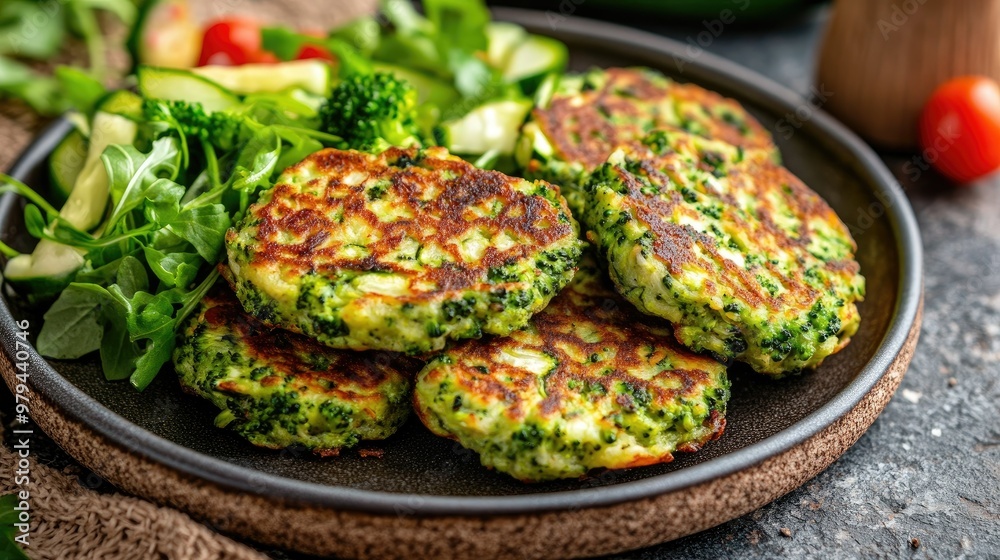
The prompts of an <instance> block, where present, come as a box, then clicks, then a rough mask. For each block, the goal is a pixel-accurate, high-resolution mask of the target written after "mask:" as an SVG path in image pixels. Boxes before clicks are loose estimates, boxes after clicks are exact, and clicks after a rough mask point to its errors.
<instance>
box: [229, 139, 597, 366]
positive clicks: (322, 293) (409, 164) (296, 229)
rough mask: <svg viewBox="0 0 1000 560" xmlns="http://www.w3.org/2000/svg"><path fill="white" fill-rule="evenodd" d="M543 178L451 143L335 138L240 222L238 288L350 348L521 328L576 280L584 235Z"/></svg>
mask: <svg viewBox="0 0 1000 560" xmlns="http://www.w3.org/2000/svg"><path fill="white" fill-rule="evenodd" d="M577 235H578V228H577V225H576V222H575V221H574V220H573V218H572V217H571V216H570V214H569V212H568V210H567V209H566V206H565V201H564V200H563V199H562V197H560V196H559V193H558V189H556V188H554V187H553V186H551V185H549V184H547V183H543V182H535V183H532V182H529V181H526V180H524V179H517V178H513V177H508V176H507V175H504V174H502V173H499V172H496V171H486V170H482V169H478V168H476V167H474V166H472V165H471V164H469V163H466V162H465V161H463V160H461V159H459V158H457V157H454V156H451V155H449V154H448V153H447V151H445V150H444V149H442V148H429V149H426V150H422V151H421V150H417V149H416V148H411V149H401V148H390V149H389V150H387V151H385V152H383V153H381V154H375V155H373V154H366V153H362V152H356V151H342V150H333V149H328V150H322V151H320V152H317V153H315V154H313V155H311V156H309V157H308V158H306V159H305V160H303V161H302V162H300V163H299V164H297V165H294V166H292V167H290V168H289V169H288V170H287V171H286V172H285V173H284V174H283V175H282V176H281V177H280V178H279V179H278V182H277V184H276V186H275V187H274V188H273V189H272V190H271V191H269V192H266V193H264V194H263V195H262V196H261V199H260V200H259V201H258V202H257V204H255V205H253V206H252V207H251V208H250V211H249V212H248V215H247V217H246V218H245V219H244V221H243V223H242V224H240V225H239V226H238V228H237V229H234V230H230V232H229V234H228V235H227V238H226V242H227V250H228V253H229V267H230V269H231V274H229V275H227V276H228V278H229V279H230V281H231V282H232V283H233V284H234V286H235V289H236V293H237V296H239V298H240V300H241V301H242V302H243V305H244V307H246V308H247V310H248V311H250V312H251V313H253V314H254V315H255V316H257V317H258V318H260V319H261V320H262V321H264V322H266V323H269V324H275V325H279V326H282V327H284V328H288V329H290V330H294V331H297V332H302V333H304V334H306V335H309V336H311V337H314V338H316V339H318V340H319V341H320V342H322V343H324V344H327V345H329V346H332V347H337V348H352V349H359V350H363V349H381V350H395V351H404V352H410V353H418V352H425V351H429V350H437V349H440V348H441V347H443V346H444V343H445V341H446V340H447V339H449V338H450V339H457V338H470V337H478V336H481V335H482V334H483V333H490V334H507V333H509V332H511V331H512V330H515V329H517V328H520V327H522V326H524V324H525V323H527V321H528V319H529V318H530V317H531V315H532V314H534V313H536V312H537V311H539V310H540V309H542V308H543V307H544V306H545V305H546V304H547V303H548V301H549V300H550V299H551V298H552V297H553V296H554V295H555V294H556V293H557V292H558V291H559V290H560V289H561V288H562V287H563V286H564V285H565V284H566V283H567V282H568V281H569V280H570V278H571V277H572V275H573V270H574V267H575V265H576V261H577V259H578V258H579V255H580V251H581V247H582V245H583V243H582V242H581V241H580V240H579V239H578V238H577Z"/></svg>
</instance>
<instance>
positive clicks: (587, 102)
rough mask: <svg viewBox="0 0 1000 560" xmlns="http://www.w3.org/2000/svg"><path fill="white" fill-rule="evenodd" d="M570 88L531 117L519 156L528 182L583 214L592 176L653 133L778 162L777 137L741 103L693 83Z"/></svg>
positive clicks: (626, 78) (647, 75) (640, 81)
mask: <svg viewBox="0 0 1000 560" xmlns="http://www.w3.org/2000/svg"><path fill="white" fill-rule="evenodd" d="M566 81H567V83H566V84H565V85H564V86H563V87H561V89H560V91H559V92H558V93H557V94H556V95H555V96H553V98H552V100H551V102H550V103H549V105H548V107H545V108H536V109H535V110H534V111H533V113H532V122H530V123H529V124H528V125H527V126H526V127H525V133H524V135H523V137H522V139H521V142H522V147H521V150H519V151H520V157H521V159H522V164H524V165H525V167H526V168H527V173H528V174H527V176H528V177H531V178H538V179H544V180H546V181H550V182H552V183H554V184H557V185H559V186H560V187H561V188H562V190H563V195H564V196H566V199H567V200H568V201H569V203H570V209H571V210H573V212H574V213H575V214H577V215H579V213H580V212H581V211H582V204H583V199H582V196H581V195H580V193H579V187H580V186H581V185H582V182H584V181H585V180H586V174H588V173H590V172H591V171H593V170H594V169H595V168H597V167H598V166H600V165H602V164H604V162H605V161H607V159H608V156H609V155H611V152H613V151H614V150H615V149H616V148H617V147H619V146H621V145H624V144H628V143H630V142H633V141H636V140H639V139H641V138H642V137H643V136H644V135H645V134H647V133H648V132H649V131H650V130H652V129H676V130H683V131H687V132H689V133H692V134H696V135H699V136H702V137H704V138H709V139H716V140H721V141H725V142H727V143H729V144H732V145H734V146H738V147H740V148H742V149H743V150H745V151H749V152H754V151H758V152H761V153H762V154H764V155H765V156H766V157H768V158H773V159H775V160H777V158H778V149H777V147H775V145H774V143H773V142H772V140H771V135H770V134H769V133H768V132H767V130H766V129H765V128H764V127H763V126H761V124H760V123H759V122H757V120H756V119H754V118H753V117H752V116H750V114H749V113H747V111H746V110H745V109H744V108H743V107H742V106H741V105H740V104H739V103H738V102H736V101H734V100H732V99H728V98H725V97H722V96H721V95H719V94H717V93H715V92H712V91H708V90H706V89H704V88H702V87H699V86H696V85H694V84H681V83H678V82H675V81H673V80H670V79H668V78H666V77H664V76H663V75H662V74H659V73H658V72H655V71H653V70H650V69H646V68H608V69H606V70H592V71H590V72H588V73H586V74H584V75H582V76H579V77H576V78H567V80H566ZM546 152H547V153H546Z"/></svg>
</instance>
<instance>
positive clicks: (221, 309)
mask: <svg viewBox="0 0 1000 560" xmlns="http://www.w3.org/2000/svg"><path fill="white" fill-rule="evenodd" d="M420 365H421V364H420V362H418V361H417V360H414V359H412V358H407V357H405V356H400V355H397V354H392V353H388V352H351V351H344V350H334V349H332V348H328V347H326V346H323V345H321V344H319V343H317V342H316V341H314V340H310V339H309V338H306V337H304V336H302V335H298V334H295V333H290V332H287V331H283V330H280V329H272V328H270V327H267V326H265V325H263V324H261V323H260V322H259V321H257V320H256V319H254V318H253V317H252V316H250V315H248V314H247V313H246V312H244V311H243V308H242V307H241V306H240V302H239V301H238V300H237V299H236V297H235V295H234V294H233V293H232V291H231V290H230V289H229V288H228V287H226V286H225V285H222V284H220V285H217V286H216V287H215V288H213V290H212V291H211V292H210V293H209V294H208V295H207V296H205V298H204V299H202V301H201V303H200V307H199V308H198V309H197V310H196V311H195V313H194V314H193V315H192V317H191V319H190V320H189V321H188V323H187V326H186V327H185V328H184V331H183V334H182V338H181V341H180V343H179V344H178V346H177V349H176V350H175V352H174V366H175V369H176V370H177V373H178V375H179V376H180V381H181V386H182V387H183V388H184V389H185V390H186V391H188V392H190V393H193V394H195V395H198V396H200V397H204V398H206V399H209V400H211V401H212V402H213V403H214V404H215V405H216V406H218V407H219V408H220V409H222V413H220V414H219V417H218V419H217V420H216V424H218V425H220V426H222V425H228V426H229V427H230V428H233V429H235V430H236V431H237V432H239V433H240V435H242V436H243V437H245V438H247V439H248V440H249V441H250V442H251V443H253V444H254V445H259V446H262V447H268V448H272V449H279V448H284V447H289V446H291V445H301V446H304V447H306V448H308V449H311V450H313V451H315V452H316V453H318V454H321V455H330V454H335V453H336V451H337V450H338V449H340V448H343V447H351V446H353V445H355V444H356V443H357V442H358V441H359V440H362V439H365V440H369V439H384V438H387V437H389V436H390V435H392V434H393V433H394V432H395V431H396V429H397V428H398V427H399V426H401V425H402V424H403V422H404V421H405V420H406V417H407V415H408V411H409V404H408V402H407V401H408V400H409V395H410V387H411V379H412V378H413V374H414V373H415V372H416V371H417V370H418V369H419V368H420Z"/></svg>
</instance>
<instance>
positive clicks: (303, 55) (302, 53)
mask: <svg viewBox="0 0 1000 560" xmlns="http://www.w3.org/2000/svg"><path fill="white" fill-rule="evenodd" d="M310 58H319V59H322V60H329V61H331V62H333V60H334V58H333V55H332V54H330V51H328V50H326V49H325V48H323V47H321V46H319V45H302V48H301V49H299V54H297V55H295V60H306V59H310Z"/></svg>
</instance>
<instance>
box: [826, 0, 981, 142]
mask: <svg viewBox="0 0 1000 560" xmlns="http://www.w3.org/2000/svg"><path fill="white" fill-rule="evenodd" d="M969 74H979V75H985V76H990V77H992V78H994V79H998V80H1000V0H958V1H955V0H837V2H836V4H835V5H834V8H833V14H832V16H831V18H830V24H829V28H828V29H827V33H826V37H825V39H824V41H823V44H822V47H821V49H820V58H819V70H818V74H817V78H816V83H817V85H821V86H822V87H823V88H824V90H825V91H832V92H833V94H832V95H831V96H829V101H828V102H827V104H826V105H825V106H824V107H823V108H824V109H826V110H828V111H829V112H830V113H832V114H834V115H835V116H836V117H837V118H839V119H840V120H841V121H843V122H844V123H846V124H847V125H848V126H850V127H851V128H853V129H854V130H855V131H856V132H858V133H859V134H861V135H862V136H864V137H865V138H866V139H868V140H869V141H870V142H872V143H874V144H876V145H879V146H882V147H886V148H894V149H908V148H913V147H915V146H917V142H918V138H919V137H918V133H917V126H918V120H919V117H920V111H921V109H922V108H923V106H924V103H925V102H926V101H927V98H928V97H929V96H930V94H931V93H932V92H933V91H934V88H935V87H936V86H938V85H940V84H941V83H942V82H944V81H946V80H948V79H949V78H952V77H955V76H962V75H969Z"/></svg>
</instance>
